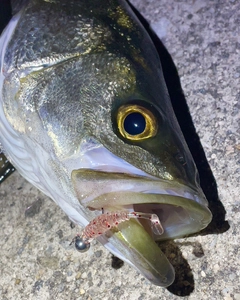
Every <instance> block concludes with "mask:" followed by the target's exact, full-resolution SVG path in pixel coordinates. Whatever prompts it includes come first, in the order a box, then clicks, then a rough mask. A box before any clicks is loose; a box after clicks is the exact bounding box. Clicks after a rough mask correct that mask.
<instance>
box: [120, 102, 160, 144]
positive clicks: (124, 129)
mask: <svg viewBox="0 0 240 300" xmlns="http://www.w3.org/2000/svg"><path fill="white" fill-rule="evenodd" d="M117 125H118V130H119V132H120V134H121V135H122V136H123V137H124V138H126V139H129V140H132V141H139V140H144V139H148V138H150V137H153V136H155V135H156V134H157V130H158V123H157V119H156V117H155V116H154V114H153V113H152V112H151V111H150V110H148V109H147V108H145V107H143V106H140V105H132V104H129V105H123V106H121V107H120V108H119V109H118V112H117Z"/></svg>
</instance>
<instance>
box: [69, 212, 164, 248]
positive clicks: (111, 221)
mask: <svg viewBox="0 0 240 300" xmlns="http://www.w3.org/2000/svg"><path fill="white" fill-rule="evenodd" d="M130 219H146V220H149V221H151V227H152V231H153V233H154V234H156V235H161V234H163V227H162V225H161V222H160V220H159V218H158V216H157V215H156V214H151V213H140V212H124V211H118V212H107V213H103V214H102V215H99V216H97V217H96V218H94V219H93V220H92V221H91V222H90V223H89V224H88V225H87V226H86V227H85V228H84V229H83V232H82V234H81V235H79V234H77V236H76V237H75V238H74V239H73V240H72V242H71V244H72V243H74V242H75V248H76V249H77V250H78V251H80V252H85V251H87V250H88V249H89V247H90V242H91V241H92V240H93V239H95V238H97V237H98V236H100V235H102V234H104V233H106V232H107V231H109V230H111V229H113V228H117V226H118V225H119V224H120V223H122V222H125V221H128V220H130ZM71 244H70V245H71Z"/></svg>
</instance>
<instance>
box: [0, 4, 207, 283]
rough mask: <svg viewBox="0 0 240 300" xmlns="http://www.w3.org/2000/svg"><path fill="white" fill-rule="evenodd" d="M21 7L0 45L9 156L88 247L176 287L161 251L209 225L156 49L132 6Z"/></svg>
mask: <svg viewBox="0 0 240 300" xmlns="http://www.w3.org/2000/svg"><path fill="white" fill-rule="evenodd" d="M17 5H18V6H16V7H14V10H15V15H14V16H13V18H12V19H11V21H10V22H9V24H8V25H7V27H6V28H5V30H4V32H3V33H2V36H1V39H0V141H1V145H2V148H3V151H4V152H5V154H6V156H7V157H8V159H9V161H11V163H12V164H13V165H14V167H15V168H16V169H17V170H18V171H19V173H20V174H21V175H22V176H24V177H25V178H26V179H27V180H28V181H29V182H31V183H32V184H33V185H35V186H36V187H37V188H38V189H40V190H41V191H42V192H43V193H45V194H46V195H48V196H49V197H50V198H52V199H53V200H54V201H55V202H56V203H57V204H58V205H59V206H60V207H61V208H62V209H63V210H64V212H65V213H66V214H67V215H68V217H69V218H70V220H71V221H73V222H74V223H75V224H77V225H80V226H82V227H85V231H84V235H82V236H81V238H83V237H84V238H85V240H84V243H85V244H86V243H88V242H89V240H90V239H91V238H97V240H98V241H99V242H100V243H102V244H103V245H104V246H105V247H106V248H107V249H108V250H110V251H111V252H112V253H113V254H114V255H116V256H118V257H119V258H121V259H123V260H124V261H126V262H128V263H129V264H131V265H132V266H134V267H135V268H136V269H137V270H138V271H139V272H140V273H142V274H143V275H144V276H145V277H146V278H147V279H148V280H150V281H151V282H152V283H153V284H156V285H159V286H168V285H170V284H171V283H172V282H173V280H174V270H173V267H172V266H171V264H170V263H169V262H168V260H167V258H166V257H165V255H164V254H163V253H162V251H161V249H160V248H159V246H158V245H157V244H156V242H155V241H161V240H166V239H172V238H176V237H181V236H184V235H187V234H191V233H194V232H198V231H200V230H201V229H203V228H204V227H206V226H207V225H208V224H209V222H210V221H211V213H210V211H209V209H208V203H207V200H206V198H205V196H204V194H203V192H202V190H201V188H200V185H199V180H198V174H197V171H196V167H195V164H194V162H193V159H192V157H191V154H190V152H189V150H188V147H187V145H186V143H185V141H184V138H183V135H182V133H181V130H180V128H179V125H178V123H177V121H176V117H175V115H174V112H173V109H172V107H171V102H170V100H169V95H168V91H167V88H166V85H165V82H164V78H163V74H162V69H161V64H160V60H159V57H158V53H157V51H156V49H155V47H154V45H153V43H152V41H151V39H150V37H149V36H148V34H147V32H146V31H145V29H144V27H143V26H142V25H141V23H140V22H139V20H138V19H137V17H136V16H135V15H134V13H133V11H132V10H131V8H130V6H129V5H128V3H127V2H126V1H125V0H105V1H102V0H89V1H83V0H82V1H81V0H71V1H69V0H29V1H18V2H17ZM79 238H80V237H76V240H75V241H76V244H77V245H80V246H82V244H81V242H82V240H81V242H80V243H79V244H78V242H79Z"/></svg>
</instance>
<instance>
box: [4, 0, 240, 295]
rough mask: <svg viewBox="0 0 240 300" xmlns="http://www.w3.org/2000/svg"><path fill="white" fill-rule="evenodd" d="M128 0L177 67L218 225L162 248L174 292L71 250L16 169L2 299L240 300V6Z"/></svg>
mask: <svg viewBox="0 0 240 300" xmlns="http://www.w3.org/2000/svg"><path fill="white" fill-rule="evenodd" d="M132 3H133V4H134V5H135V6H136V8H137V9H138V10H139V11H140V12H141V13H142V14H143V15H144V16H145V18H146V19H147V20H149V22H150V23H151V25H152V26H153V28H154V29H155V30H156V32H157V33H158V34H159V36H160V37H161V39H162V41H163V43H164V45H165V46H166V48H167V49H168V51H169V53H170V55H171V56H172V59H173V61H174V63H175V65H176V67H177V69H178V72H179V76H180V80H181V84H182V88H183V90H184V93H185V97H186V101H187V104H188V105H189V108H190V112H191V116H192V119H193V122H194V125H195V127H196V130H197V132H198V134H199V137H200V139H201V143H202V146H203V148H204V151H205V154H206V157H207V160H208V162H209V165H210V167H211V170H212V172H213V175H214V177H215V179H216V183H217V187H218V197H219V199H220V202H215V203H212V205H211V208H212V209H213V210H214V211H213V213H214V215H215V220H214V222H215V223H214V224H213V226H212V228H210V229H209V230H207V231H206V232H205V233H204V234H200V235H197V236H195V237H189V238H185V239H179V240H175V241H173V242H168V243H165V244H164V245H162V247H163V248H164V249H165V252H166V253H167V255H168V258H169V259H170V260H171V261H172V263H173V264H174V267H175V268H176V270H177V279H176V282H175V283H174V284H173V285H172V286H171V287H170V288H168V289H164V288H159V287H157V286H153V285H151V284H150V283H149V282H148V281H146V280H145V279H144V278H143V277H142V276H141V275H139V274H138V273H137V272H136V271H135V270H134V269H132V268H131V267H129V266H128V265H126V264H124V265H123V266H122V267H121V268H119V269H114V268H112V266H111V264H112V258H111V254H110V253H108V252H107V251H106V250H105V249H104V248H103V247H102V246H101V245H100V244H98V243H97V242H93V244H92V247H91V249H90V250H89V252H87V253H84V254H80V253H78V252H77V251H75V250H74V248H73V247H70V246H69V241H71V239H72V237H73V236H74V235H75V233H76V229H72V228H71V227H70V222H69V221H68V219H67V217H66V216H65V215H64V213H63V212H62V211H61V210H60V208H58V207H57V206H56V205H55V204H54V203H53V202H52V201H51V200H50V199H48V198H47V197H46V196H44V195H43V194H42V193H40V192H39V191H38V190H37V189H36V188H34V187H33V186H32V185H30V184H29V183H27V182H26V181H25V180H24V179H23V178H22V177H21V176H20V175H19V174H18V173H17V172H15V173H14V174H13V175H11V176H10V177H9V178H8V179H7V180H6V181H5V182H3V183H2V184H1V187H0V204H1V205H0V224H1V226H0V247H1V252H0V253H1V254H0V299H2V300H6V299H9V300H10V299H17V300H19V299H29V300H31V299H34V300H35V299H41V300H42V299H46V300H47V299H58V300H65V299H71V300H73V299H77V300H78V299H79V300H80V299H83V300H90V299H93V300H100V299H119V300H125V299H126V300H130V299H131V300H137V299H138V300H140V299H141V300H143V299H151V300H157V299H162V300H163V299H179V298H180V297H181V298H184V299H189V300H195V299H196V300H200V299H202V300H203V299H211V300H212V299H217V300H219V299H224V300H240V279H239V277H240V250H239V240H240V229H239V227H240V198H239V195H240V188H239V186H240V183H239V171H240V155H239V154H240V140H239V135H240V127H239V120H240V118H239V117H240V113H239V109H240V59H239V57H240V1H238V0H235V1H234V0H229V1H227V0H211V1H209V0H161V1H160V0H159V1H156V0H133V1H132ZM202 178H203V181H204V175H203V177H202ZM209 184H210V183H209ZM211 184H212V183H211ZM212 190H214V184H212ZM208 191H209V187H208ZM214 193H215V196H214V197H215V198H216V197H217V194H216V191H215V192H214ZM210 194H211V193H210ZM210 200H211V199H210ZM215 200H216V199H215ZM215 200H214V201H215ZM212 201H213V200H212ZM224 209H225V211H226V216H225V218H226V220H227V221H228V223H227V222H224V214H225V212H224ZM229 226H230V228H229V229H228V227H229ZM114 263H115V265H116V264H117V263H118V262H116V261H114Z"/></svg>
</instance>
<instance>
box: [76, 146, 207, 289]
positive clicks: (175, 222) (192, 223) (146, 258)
mask: <svg viewBox="0 0 240 300" xmlns="http://www.w3.org/2000/svg"><path fill="white" fill-rule="evenodd" d="M102 150H103V149H101V151H102ZM104 153H105V158H106V156H108V155H111V157H113V154H111V153H110V154H109V153H108V150H106V149H105V150H104ZM84 157H86V155H85V156H84ZM91 157H93V156H91ZM115 158H116V159H117V160H118V166H116V164H112V165H111V163H110V164H108V165H107V167H105V166H103V165H98V166H94V169H90V168H84V167H82V168H78V169H75V170H73V171H72V173H71V180H72V183H73V187H74V190H75V193H76V196H77V199H78V201H79V202H80V203H81V205H82V206H84V207H85V208H86V209H89V210H90V211H95V212H96V215H99V214H101V213H102V210H103V211H104V213H106V212H119V211H126V212H129V213H131V212H141V213H148V214H155V215H157V216H158V219H159V221H160V223H161V226H162V228H163V232H162V233H161V234H157V233H155V232H154V231H153V230H152V224H151V222H149V221H147V220H142V219H140V218H139V219H137V220H136V219H131V218H130V219H129V220H125V221H124V222H121V223H120V224H119V225H118V226H117V227H116V228H115V229H116V230H115V229H114V230H109V231H107V232H106V233H105V234H102V235H100V236H99V237H97V239H98V240H99V241H100V242H101V243H102V244H103V245H104V246H105V247H106V248H107V249H108V250H110V251H111V252H112V253H113V254H115V255H116V256H118V257H119V258H121V259H123V260H125V261H127V262H128V263H130V264H131V265H132V266H133V267H135V268H136V269H137V270H138V271H140V273H142V274H143V275H144V276H145V277H146V278H147V279H148V280H149V281H150V282H152V283H154V284H155V285H159V286H163V287H164V286H169V285H170V284H171V283H172V282H173V281H174V269H173V267H172V266H171V264H170V263H169V261H168V260H167V258H166V257H165V255H164V254H163V252H162V251H161V249H160V248H159V246H158V245H157V244H156V242H155V241H161V240H166V239H170V238H171V239H172V238H176V237H181V236H185V235H187V234H191V233H194V232H198V231H200V230H202V229H203V228H205V227H206V226H207V225H208V224H209V222H210V221H211V213H210V211H209V209H208V207H207V201H206V199H205V196H204V194H203V192H202V191H201V189H200V188H197V187H196V189H193V188H192V187H189V186H187V185H183V184H181V183H178V182H175V181H170V180H169V181H168V180H163V179H159V178H156V177H154V176H151V175H148V174H146V173H144V172H143V171H142V170H139V169H136V168H135V167H133V166H132V165H130V164H129V165H130V167H129V168H127V164H128V163H126V162H125V161H124V163H123V164H120V165H121V166H120V167H119V158H117V157H115ZM91 161H93V160H91ZM98 161H99V160H98ZM84 166H87V165H86V164H85V165H84ZM89 221H90V220H89Z"/></svg>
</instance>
